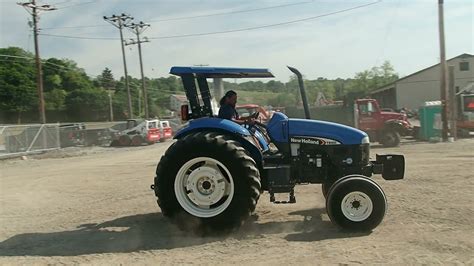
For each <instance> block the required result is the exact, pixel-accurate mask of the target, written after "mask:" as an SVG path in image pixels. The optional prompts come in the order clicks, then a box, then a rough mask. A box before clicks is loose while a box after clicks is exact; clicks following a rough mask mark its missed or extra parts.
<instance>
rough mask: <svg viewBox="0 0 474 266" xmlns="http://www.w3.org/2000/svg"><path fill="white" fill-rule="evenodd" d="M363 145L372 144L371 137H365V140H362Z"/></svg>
mask: <svg viewBox="0 0 474 266" xmlns="http://www.w3.org/2000/svg"><path fill="white" fill-rule="evenodd" d="M361 142H362V144H370V139H369V136H365V137H364V138H363V139H362V141H361Z"/></svg>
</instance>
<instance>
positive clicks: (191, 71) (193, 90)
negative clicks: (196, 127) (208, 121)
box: [170, 66, 274, 118]
mask: <svg viewBox="0 0 474 266" xmlns="http://www.w3.org/2000/svg"><path fill="white" fill-rule="evenodd" d="M170 74H173V75H176V76H180V77H181V79H182V81H183V86H184V91H185V92H186V97H187V98H188V101H189V105H190V107H191V110H190V112H189V110H183V109H182V110H181V112H182V114H181V115H182V117H183V118H184V116H183V114H184V113H186V116H188V114H189V117H188V118H199V117H205V116H213V113H212V107H211V98H212V97H211V93H210V90H209V85H208V84H207V80H206V79H207V78H273V77H274V76H273V74H272V73H271V72H270V70H269V69H266V68H232V67H182V66H175V67H172V68H171V70H170ZM196 81H197V82H196ZM196 84H197V85H198V86H199V92H200V94H201V99H202V103H203V104H204V105H203V106H201V102H200V100H199V94H198V92H197V87H196Z"/></svg>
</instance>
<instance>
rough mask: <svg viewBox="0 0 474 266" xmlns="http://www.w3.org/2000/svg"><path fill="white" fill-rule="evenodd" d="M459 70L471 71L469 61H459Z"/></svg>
mask: <svg viewBox="0 0 474 266" xmlns="http://www.w3.org/2000/svg"><path fill="white" fill-rule="evenodd" d="M459 70H461V71H469V62H459Z"/></svg>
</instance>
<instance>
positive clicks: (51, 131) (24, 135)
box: [0, 124, 61, 158]
mask: <svg viewBox="0 0 474 266" xmlns="http://www.w3.org/2000/svg"><path fill="white" fill-rule="evenodd" d="M60 147H61V143H60V134H59V124H37V125H14V126H0V158H2V157H9V156H14V155H22V154H31V153H36V152H41V151H47V150H55V149H59V148H60Z"/></svg>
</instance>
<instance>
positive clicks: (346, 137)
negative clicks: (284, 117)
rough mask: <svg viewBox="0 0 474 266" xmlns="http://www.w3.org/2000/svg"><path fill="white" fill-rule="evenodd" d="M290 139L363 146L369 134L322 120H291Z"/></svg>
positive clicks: (289, 124) (289, 125) (289, 123)
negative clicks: (330, 140)
mask: <svg viewBox="0 0 474 266" xmlns="http://www.w3.org/2000/svg"><path fill="white" fill-rule="evenodd" d="M288 130H289V135H290V137H296V136H301V137H303V136H305V137H321V138H327V139H332V140H336V141H338V142H340V143H341V144H344V145H353V144H361V143H362V139H363V138H365V137H367V134H366V133H365V132H363V131H361V130H358V129H356V128H353V127H349V126H345V125H341V124H336V123H332V122H327V121H320V120H307V119H289V120H288Z"/></svg>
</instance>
